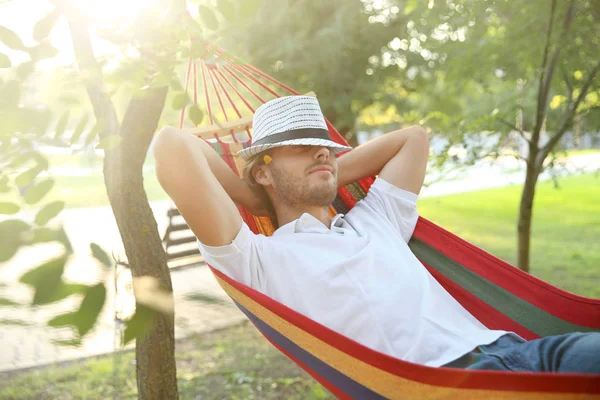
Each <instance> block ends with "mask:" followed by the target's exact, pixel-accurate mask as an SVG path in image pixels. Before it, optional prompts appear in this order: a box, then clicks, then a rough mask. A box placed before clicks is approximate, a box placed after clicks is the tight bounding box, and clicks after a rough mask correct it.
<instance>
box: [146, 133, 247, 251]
mask: <svg viewBox="0 0 600 400" xmlns="http://www.w3.org/2000/svg"><path fill="white" fill-rule="evenodd" d="M153 150H154V156H155V158H156V175H157V177H158V181H159V182H160V184H161V186H162V187H163V189H164V190H165V191H166V192H167V194H168V195H169V196H170V197H171V198H172V199H173V201H174V202H175V205H176V206H177V208H178V209H179V211H180V212H181V215H182V216H183V218H184V219H185V221H186V222H187V224H188V225H189V226H190V228H191V229H192V231H193V232H194V234H195V235H196V237H197V238H198V239H199V240H200V242H202V243H203V244H205V245H208V246H224V245H227V244H230V243H231V242H232V241H233V239H235V236H236V235H237V233H238V232H239V230H240V227H241V225H242V218H241V217H240V214H239V212H238V210H237V207H236V206H235V203H234V201H235V202H238V203H241V204H247V203H249V202H250V201H251V198H252V192H251V190H250V188H249V187H248V186H247V185H246V184H245V183H244V182H243V181H242V180H241V179H240V178H239V177H238V176H237V175H236V174H235V173H234V172H233V171H232V170H231V169H230V168H229V167H228V166H227V164H226V163H225V162H224V161H223V160H222V159H221V158H220V157H219V156H218V155H217V153H216V152H215V151H214V150H213V149H212V148H211V147H210V146H209V145H208V144H206V143H205V142H204V141H203V140H199V139H198V138H196V137H194V136H192V135H190V134H187V133H184V132H182V131H180V130H178V129H175V128H171V127H167V128H163V129H162V130H161V131H160V132H159V133H158V135H157V137H156V139H155V142H154V146H153Z"/></svg>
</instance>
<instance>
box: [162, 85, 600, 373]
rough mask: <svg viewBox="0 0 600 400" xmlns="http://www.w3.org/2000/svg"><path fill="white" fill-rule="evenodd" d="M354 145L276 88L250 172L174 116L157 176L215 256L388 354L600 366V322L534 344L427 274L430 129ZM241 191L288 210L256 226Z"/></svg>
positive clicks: (461, 362)
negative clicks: (356, 184) (420, 200)
mask: <svg viewBox="0 0 600 400" xmlns="http://www.w3.org/2000/svg"><path fill="white" fill-rule="evenodd" d="M347 150H351V149H350V148H349V147H346V146H342V145H339V144H337V143H335V142H333V141H331V138H330V136H329V133H328V131H327V126H326V124H325V120H324V118H323V115H322V113H321V109H320V107H319V104H318V102H317V100H316V99H315V98H313V97H307V96H290V97H283V98H278V99H275V100H272V101H270V102H268V103H266V104H264V105H263V106H261V107H260V108H259V109H258V110H257V111H256V113H255V115H254V125H253V145H252V146H251V147H249V148H247V149H244V150H242V151H241V152H240V153H239V156H240V157H242V158H243V159H244V160H246V161H247V162H248V164H247V167H246V171H245V177H246V178H245V179H244V180H240V179H239V178H238V177H237V176H236V175H235V174H234V173H233V172H232V171H231V170H230V169H229V168H228V167H227V165H226V164H225V163H224V162H223V161H222V160H221V159H220V158H219V157H218V156H217V154H216V153H215V152H214V151H213V150H212V149H211V148H210V146H208V145H207V144H206V143H204V142H203V141H201V140H198V139H196V138H194V137H192V136H191V135H185V134H183V133H182V132H180V131H177V130H176V129H173V128H167V129H164V130H163V131H161V133H160V134H159V135H158V137H157V140H156V143H155V147H154V152H155V156H156V168H157V175H158V179H159V181H160V183H161V185H162V186H163V188H164V189H165V190H166V191H167V193H168V194H169V195H170V196H171V197H172V198H173V200H174V201H175V204H176V205H177V207H178V208H179V210H180V212H181V214H182V215H183V217H184V218H185V220H186V221H187V223H188V224H189V226H190V228H191V229H192V230H193V232H194V233H195V235H196V236H197V237H198V240H199V243H200V250H201V252H202V254H203V255H204V257H205V259H206V260H207V262H208V263H209V264H211V265H212V266H214V267H215V268H217V269H219V270H220V271H222V272H223V273H225V274H227V275H228V276H230V277H231V278H233V279H235V280H237V281H240V282H242V283H244V284H246V285H248V286H251V287H252V288H254V289H257V290H259V291H261V292H262V293H264V294H266V295H268V296H270V297H272V298H273V299H275V300H277V301H278V302H280V303H283V304H285V305H287V306H289V307H290V308H292V309H294V310H296V311H298V312H300V313H302V314H304V315H306V316H308V317H309V318H311V319H313V320H315V321H317V322H319V323H321V324H323V325H325V326H327V327H329V328H331V329H333V330H335V331H337V332H339V333H341V334H343V335H345V336H347V337H349V338H352V339H354V340H356V341H358V342H360V343H362V344H364V345H366V346H369V347H371V348H373V349H375V350H378V351H380V352H382V353H386V354H389V355H391V356H394V357H397V358H400V359H403V360H406V361H410V362H415V363H419V364H423V365H428V366H433V367H439V366H448V367H459V368H480V369H506V370H519V371H521V370H528V371H572V372H594V371H595V372H600V362H596V361H598V356H597V354H600V340H599V336H600V335H598V334H572V335H564V336H558V337H553V338H546V339H543V340H537V341H531V342H525V341H524V340H523V339H521V338H520V337H519V336H517V335H516V334H514V333H510V332H505V331H498V330H490V329H487V328H486V327H485V326H483V325H482V324H481V323H480V322H479V321H478V320H477V319H476V318H474V317H473V316H472V315H471V314H469V312H468V311H467V310H465V309H464V308H463V307H462V306H461V305H460V304H459V303H458V302H457V301H456V300H454V299H453V298H452V297H451V296H450V295H449V294H448V293H447V292H446V291H445V290H444V289H443V288H442V287H441V285H440V284H439V283H438V282H437V281H436V280H435V279H434V278H433V277H432V276H431V275H430V274H429V273H428V271H427V270H426V269H425V268H424V267H423V265H422V264H421V263H420V262H419V260H418V259H417V258H416V257H415V256H414V255H413V254H412V252H411V251H410V249H409V247H408V245H407V242H408V240H409V239H410V237H411V235H412V233H413V230H414V228H415V225H416V222H417V217H418V214H417V210H416V200H417V195H418V193H419V191H420V189H421V186H422V184H423V180H424V177H425V169H426V165H427V158H428V153H429V143H428V138H427V134H426V132H425V130H424V129H423V128H421V127H418V126H415V127H411V128H408V129H402V130H399V131H395V132H391V133H388V134H386V135H384V136H382V137H380V138H377V139H376V140H373V141H371V142H369V143H366V144H364V145H361V146H359V147H358V148H356V149H355V150H352V151H350V152H349V153H347V154H345V155H344V156H343V157H340V158H339V160H338V159H336V157H335V155H336V154H337V153H340V152H343V151H347ZM375 174H378V178H377V179H376V181H375V183H374V184H373V186H372V188H371V189H370V191H369V194H368V195H367V196H366V198H365V199H363V200H362V201H360V202H358V203H357V204H356V205H355V206H354V208H353V209H352V210H351V211H350V212H348V214H347V215H345V216H344V215H336V216H335V217H333V218H330V216H329V206H330V205H331V203H332V201H333V200H334V199H335V196H336V192H337V188H338V187H339V186H342V185H346V184H348V183H350V182H353V181H356V180H358V179H361V178H363V177H367V176H372V175H375ZM235 203H239V204H242V205H244V206H246V207H247V208H249V209H250V210H251V211H253V212H255V213H259V214H266V213H267V212H268V210H272V212H273V213H274V214H275V216H276V217H277V221H278V223H279V228H278V229H277V230H276V232H275V233H274V234H273V235H272V236H271V237H265V236H263V235H255V234H253V233H252V232H251V231H250V230H249V228H248V226H247V225H246V224H245V223H244V222H243V221H242V219H241V217H240V215H239V213H238V210H237V208H236V205H235Z"/></svg>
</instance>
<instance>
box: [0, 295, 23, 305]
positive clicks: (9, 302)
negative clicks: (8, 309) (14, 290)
mask: <svg viewBox="0 0 600 400" xmlns="http://www.w3.org/2000/svg"><path fill="white" fill-rule="evenodd" d="M0 306H12V307H14V306H20V304H19V303H16V302H14V301H12V300H11V299H5V298H4V297H0Z"/></svg>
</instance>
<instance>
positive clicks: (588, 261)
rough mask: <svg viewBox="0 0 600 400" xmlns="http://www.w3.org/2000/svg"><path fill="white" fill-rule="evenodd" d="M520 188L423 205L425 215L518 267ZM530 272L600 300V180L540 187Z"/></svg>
mask: <svg viewBox="0 0 600 400" xmlns="http://www.w3.org/2000/svg"><path fill="white" fill-rule="evenodd" d="M520 196H521V186H520V185H518V186H509V187H503V188H497V189H488V190H481V191H476V192H470V193H462V194H456V195H449V196H443V197H436V198H423V199H420V200H419V203H418V207H419V211H420V213H421V215H422V216H424V217H425V218H427V219H430V220H432V221H433V222H435V223H436V224H438V225H440V226H443V227H444V228H446V229H448V230H450V231H451V232H453V233H455V234H457V235H459V236H461V237H462V238H464V239H466V240H468V241H470V242H472V243H474V244H475V245H477V246H479V247H481V248H483V249H484V250H486V251H488V252H490V253H492V254H494V255H496V256H497V257H500V258H502V259H504V260H506V261H508V262H510V263H511V264H513V265H514V264H515V263H516V246H517V244H516V240H517V239H516V237H517V236H516V234H517V214H518V207H519V199H520ZM533 213H534V216H533V225H532V229H533V233H532V249H531V273H532V274H533V275H535V276H536V277H538V278H540V279H542V280H544V281H547V282H549V283H551V284H553V285H555V286H558V287H560V288H562V289H565V290H567V291H569V292H572V293H575V294H579V295H582V296H586V297H594V298H600V245H598V243H599V242H600V176H598V175H597V174H596V175H594V174H587V175H580V176H572V177H568V178H562V179H560V180H559V187H558V189H555V188H554V186H553V183H552V182H549V181H546V182H539V183H538V185H537V190H536V197H535V204H534V210H533Z"/></svg>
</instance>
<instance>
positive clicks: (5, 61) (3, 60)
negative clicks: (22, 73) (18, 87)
mask: <svg viewBox="0 0 600 400" xmlns="http://www.w3.org/2000/svg"><path fill="white" fill-rule="evenodd" d="M11 65H12V63H11V62H10V58H8V56H7V55H6V54H2V53H0V68H10V66H11Z"/></svg>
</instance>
